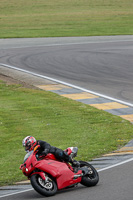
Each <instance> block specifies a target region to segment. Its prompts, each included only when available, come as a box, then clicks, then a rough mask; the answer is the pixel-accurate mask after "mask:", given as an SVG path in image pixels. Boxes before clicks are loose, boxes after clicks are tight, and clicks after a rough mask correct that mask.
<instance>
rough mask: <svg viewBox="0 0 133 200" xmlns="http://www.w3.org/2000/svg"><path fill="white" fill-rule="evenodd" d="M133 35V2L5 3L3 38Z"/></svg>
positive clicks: (0, 25) (0, 17)
mask: <svg viewBox="0 0 133 200" xmlns="http://www.w3.org/2000/svg"><path fill="white" fill-rule="evenodd" d="M124 34H133V1H132V0H126V1H125V0H67V1H66V0H49V1H48V0H28V1H27V0H19V1H18V0H1V1H0V38H12V37H19V38H20V37H57V36H91V35H124Z"/></svg>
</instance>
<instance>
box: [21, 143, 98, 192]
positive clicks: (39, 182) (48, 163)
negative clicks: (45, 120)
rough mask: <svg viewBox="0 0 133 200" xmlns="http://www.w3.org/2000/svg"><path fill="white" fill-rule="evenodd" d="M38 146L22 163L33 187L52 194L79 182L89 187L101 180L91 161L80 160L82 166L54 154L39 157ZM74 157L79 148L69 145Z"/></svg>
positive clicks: (67, 150)
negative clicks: (63, 160)
mask: <svg viewBox="0 0 133 200" xmlns="http://www.w3.org/2000/svg"><path fill="white" fill-rule="evenodd" d="M37 149H38V146H36V147H35V149H34V151H30V152H29V153H27V154H26V155H25V157H24V163H23V164H22V165H20V169H21V170H22V172H23V174H24V175H25V176H27V177H28V179H30V182H31V185H32V187H33V188H34V189H35V190H36V191H37V192H38V193H40V194H42V195H44V196H52V195H54V194H56V192H57V191H58V190H61V189H63V188H67V187H72V186H76V185H77V184H78V183H81V184H82V185H85V186H87V187H91V186H95V185H96V184H97V183H98V181H99V175H98V173H97V171H96V169H95V168H94V167H93V166H92V165H91V164H89V163H87V162H84V161H79V163H80V167H79V168H75V167H73V166H72V165H71V164H69V163H66V162H61V161H59V160H57V159H56V158H55V156H54V155H53V154H50V153H49V154H48V155H47V156H45V157H44V156H43V157H38V155H37V152H38V150H37ZM65 151H66V152H67V153H68V155H70V156H71V157H72V158H74V157H76V155H77V151H78V148H77V147H69V148H67V149H66V150H65Z"/></svg>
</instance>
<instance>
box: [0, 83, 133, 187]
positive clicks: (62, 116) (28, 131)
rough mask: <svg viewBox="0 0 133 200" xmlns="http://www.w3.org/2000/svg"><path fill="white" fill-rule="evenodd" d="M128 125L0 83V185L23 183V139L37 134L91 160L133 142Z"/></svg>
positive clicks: (39, 92)
mask: <svg viewBox="0 0 133 200" xmlns="http://www.w3.org/2000/svg"><path fill="white" fill-rule="evenodd" d="M132 133H133V126H132V124H131V123H129V122H128V121H126V120H124V119H122V118H120V117H118V116H113V115H111V114H109V113H107V112H104V111H100V110H97V109H96V108H93V107H91V106H89V105H85V104H82V103H79V102H76V101H73V100H70V99H67V98H64V97H61V96H59V95H57V94H54V93H51V92H45V91H42V90H34V89H28V88H23V87H22V86H21V85H7V84H5V83H4V82H2V81H1V82H0V148H1V150H0V158H1V159H0V185H6V184H12V183H14V182H15V181H20V180H23V179H25V177H24V176H23V174H22V172H21V171H20V170H19V165H20V164H21V163H22V162H23V157H24V155H25V152H24V149H23V147H22V139H23V138H24V137H25V136H27V135H33V136H34V137H35V138H36V139H42V140H45V141H47V142H49V143H50V144H51V145H53V146H57V147H59V148H61V149H65V148H67V147H68V146H78V148H79V151H78V158H77V159H80V160H86V161H89V160H91V159H92V158H95V157H98V156H101V155H102V154H105V153H107V152H111V151H113V150H115V149H117V148H118V147H120V146H121V145H124V144H126V143H127V142H128V141H129V140H131V139H132Z"/></svg>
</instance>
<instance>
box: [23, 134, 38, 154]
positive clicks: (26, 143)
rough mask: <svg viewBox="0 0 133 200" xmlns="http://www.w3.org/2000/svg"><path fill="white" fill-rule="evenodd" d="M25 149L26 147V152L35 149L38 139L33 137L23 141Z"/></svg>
mask: <svg viewBox="0 0 133 200" xmlns="http://www.w3.org/2000/svg"><path fill="white" fill-rule="evenodd" d="M22 144H23V147H25V151H26V152H29V151H32V150H33V149H34V147H35V146H36V144H37V141H36V139H35V138H34V137H33V136H27V137H25V138H24V139H23V141H22Z"/></svg>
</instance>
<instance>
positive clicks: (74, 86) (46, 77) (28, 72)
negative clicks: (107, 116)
mask: <svg viewBox="0 0 133 200" xmlns="http://www.w3.org/2000/svg"><path fill="white" fill-rule="evenodd" d="M0 65H1V66H4V67H8V68H11V69H15V70H17V71H21V72H25V73H27V74H31V75H33V76H37V77H40V78H44V79H47V80H50V81H55V82H57V83H60V84H63V85H67V86H69V87H73V88H75V89H79V90H82V91H84V92H88V93H91V94H94V95H96V96H100V97H103V98H105V99H109V100H112V101H116V102H119V103H121V104H124V105H127V106H130V107H133V104H131V103H128V102H125V101H121V100H119V99H115V98H112V97H109V96H106V95H103V94H100V93H97V92H94V91H91V90H87V89H85V88H82V87H79V86H76V85H72V84H70V83H66V82H64V81H60V80H57V79H54V78H51V77H48V76H43V75H41V74H37V73H34V72H30V71H28V70H24V69H20V68H17V67H14V66H11V65H6V64H3V63H0Z"/></svg>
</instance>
